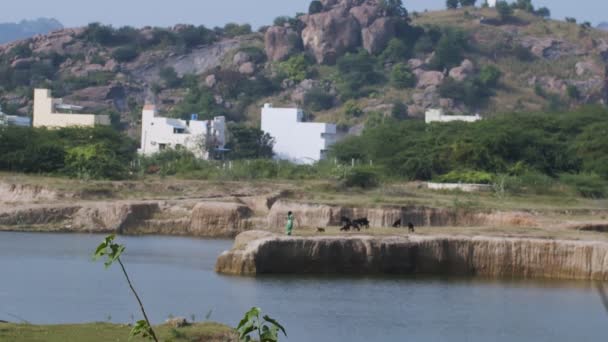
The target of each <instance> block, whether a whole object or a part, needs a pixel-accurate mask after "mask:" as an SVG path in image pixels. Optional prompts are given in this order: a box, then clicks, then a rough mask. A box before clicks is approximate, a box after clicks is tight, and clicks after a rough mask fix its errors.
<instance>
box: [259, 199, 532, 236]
mask: <svg viewBox="0 0 608 342" xmlns="http://www.w3.org/2000/svg"><path fill="white" fill-rule="evenodd" d="M288 211H292V212H293V213H294V216H295V218H296V226H297V227H328V226H339V225H340V218H341V217H342V216H346V217H349V218H351V219H354V218H362V217H366V218H367V219H368V220H369V222H370V225H371V226H372V227H391V226H392V225H393V223H394V222H395V221H397V220H401V221H402V222H405V223H407V222H411V223H413V224H414V225H415V226H433V227H444V226H451V227H457V226H482V225H488V226H525V227H535V226H537V225H538V222H537V220H536V218H535V217H534V215H532V214H529V213H525V212H501V211H484V210H467V209H452V208H430V207H424V206H405V207H390V206H387V207H379V208H366V207H349V206H338V205H326V204H314V203H301V202H291V201H286V200H279V201H277V202H276V203H275V204H274V205H273V206H272V208H271V209H270V212H269V214H268V216H267V227H268V229H271V230H275V231H276V230H280V229H282V228H283V226H284V225H285V220H286V218H285V215H287V212H288Z"/></svg>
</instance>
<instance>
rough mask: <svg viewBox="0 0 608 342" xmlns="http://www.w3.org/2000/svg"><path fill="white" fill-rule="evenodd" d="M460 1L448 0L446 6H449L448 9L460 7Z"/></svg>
mask: <svg viewBox="0 0 608 342" xmlns="http://www.w3.org/2000/svg"><path fill="white" fill-rule="evenodd" d="M458 2H459V1H458V0H446V2H445V7H447V9H456V8H458Z"/></svg>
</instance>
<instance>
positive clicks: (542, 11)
mask: <svg viewBox="0 0 608 342" xmlns="http://www.w3.org/2000/svg"><path fill="white" fill-rule="evenodd" d="M534 14H535V15H536V16H538V17H541V18H550V17H551V10H549V9H548V8H547V7H541V8H539V9H537V10H536V11H535V12H534Z"/></svg>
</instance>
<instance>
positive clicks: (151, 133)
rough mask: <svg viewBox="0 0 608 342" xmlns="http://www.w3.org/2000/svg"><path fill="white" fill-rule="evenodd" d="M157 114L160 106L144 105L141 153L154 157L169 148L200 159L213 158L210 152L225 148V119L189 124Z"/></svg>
mask: <svg viewBox="0 0 608 342" xmlns="http://www.w3.org/2000/svg"><path fill="white" fill-rule="evenodd" d="M156 115H157V111H156V106H154V105H150V104H147V105H145V106H144V109H143V112H142V120H141V148H140V149H139V153H141V154H144V155H151V154H154V153H156V152H159V151H163V150H165V149H168V148H173V149H180V148H184V149H187V150H189V151H191V152H192V153H194V155H195V156H196V157H198V158H201V159H209V158H210V157H211V155H210V153H209V152H210V151H212V152H213V151H217V150H223V149H224V145H225V144H226V120H225V118H224V117H223V116H218V117H215V118H214V119H213V120H208V121H199V120H189V121H188V120H180V119H172V118H163V117H158V116H156Z"/></svg>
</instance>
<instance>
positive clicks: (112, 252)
mask: <svg viewBox="0 0 608 342" xmlns="http://www.w3.org/2000/svg"><path fill="white" fill-rule="evenodd" d="M115 237H116V235H114V234H112V235H108V236H107V237H106V238H105V239H104V240H103V242H102V243H101V244H100V245H99V246H97V249H96V250H95V254H94V255H93V260H98V259H100V258H103V257H105V258H106V260H105V261H104V264H105V266H106V268H108V267H110V266H112V264H113V263H114V262H118V264H119V265H120V268H121V269H122V273H123V274H124V275H125V278H126V279H127V283H128V284H129V287H130V288H131V292H133V295H135V299H137V302H138V303H139V308H140V309H141V313H142V314H143V316H144V319H143V320H139V321H137V322H136V323H135V325H134V326H133V329H131V334H130V338H133V337H135V336H141V337H143V338H147V339H151V340H154V341H156V342H158V338H157V337H156V334H155V333H154V330H153V329H152V325H151V324H150V320H149V319H148V315H146V310H144V305H143V304H142V302H141V299H140V298H139V295H138V294H137V291H135V288H134V287H133V284H132V283H131V279H129V275H128V274H127V270H126V269H125V265H124V264H123V263H122V261H121V260H120V255H121V254H122V253H123V252H124V251H125V246H123V245H119V244H117V243H115V242H114V238H115Z"/></svg>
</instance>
